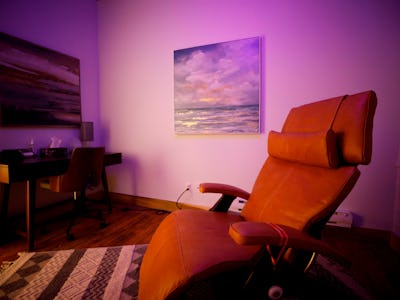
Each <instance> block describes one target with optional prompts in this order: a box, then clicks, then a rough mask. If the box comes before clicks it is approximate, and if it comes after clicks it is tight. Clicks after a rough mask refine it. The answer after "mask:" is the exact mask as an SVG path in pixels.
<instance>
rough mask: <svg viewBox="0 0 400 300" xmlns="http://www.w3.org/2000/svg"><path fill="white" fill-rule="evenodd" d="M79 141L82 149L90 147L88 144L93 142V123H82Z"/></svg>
mask: <svg viewBox="0 0 400 300" xmlns="http://www.w3.org/2000/svg"><path fill="white" fill-rule="evenodd" d="M80 140H81V142H82V147H90V142H91V141H93V122H82V123H81V132H80Z"/></svg>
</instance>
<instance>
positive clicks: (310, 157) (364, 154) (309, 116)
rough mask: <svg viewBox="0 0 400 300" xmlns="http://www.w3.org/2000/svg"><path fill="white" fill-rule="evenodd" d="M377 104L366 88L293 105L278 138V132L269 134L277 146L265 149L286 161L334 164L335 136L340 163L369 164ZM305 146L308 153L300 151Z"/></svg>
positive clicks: (332, 165)
mask: <svg viewBox="0 0 400 300" xmlns="http://www.w3.org/2000/svg"><path fill="white" fill-rule="evenodd" d="M376 105H377V99H376V94H375V92H373V91H366V92H362V93H358V94H355V95H350V96H343V97H335V98H330V99H326V100H321V101H317V102H314V103H309V104H305V105H302V106H299V107H295V108H292V109H291V110H290V112H289V114H288V116H287V118H286V121H285V123H284V125H283V128H282V133H281V134H280V135H279V137H278V134H277V133H272V134H270V135H271V136H270V137H269V138H271V142H273V143H277V145H271V147H272V148H271V150H270V145H269V146H268V147H269V149H268V151H272V153H270V155H273V156H275V155H278V157H279V155H281V156H282V157H281V158H285V159H289V160H294V161H300V162H306V163H308V164H311V165H323V166H328V167H334V166H335V165H336V163H335V158H334V157H335V153H334V152H335V151H334V149H333V148H334V147H333V145H332V143H333V139H335V140H336V145H337V155H338V158H339V161H340V163H343V164H368V163H369V162H370V161H371V155H372V127H373V117H374V114H375V109H376ZM330 130H332V131H333V132H334V136H335V137H334V138H333V137H332V136H331V135H332V134H331V133H328V132H329V131H330ZM269 143H270V141H269ZM289 145H290V146H289ZM305 145H307V147H308V149H309V151H310V153H309V154H306V153H305V150H304V149H303V150H304V151H299V149H300V148H302V147H305ZM282 147H285V149H286V150H285V151H286V152H285V151H283V150H282ZM278 149H279V151H278ZM281 152H282V153H283V154H282V153H281ZM280 153H281V154H280Z"/></svg>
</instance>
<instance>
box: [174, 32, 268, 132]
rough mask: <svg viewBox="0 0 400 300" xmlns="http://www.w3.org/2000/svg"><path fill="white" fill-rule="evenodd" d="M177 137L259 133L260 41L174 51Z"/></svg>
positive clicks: (257, 39) (218, 44) (244, 40)
mask: <svg viewBox="0 0 400 300" xmlns="http://www.w3.org/2000/svg"><path fill="white" fill-rule="evenodd" d="M174 98H175V99H174V104H175V133H176V134H250V133H259V132H260V38H259V37H255V38H247V39H241V40H235V41H229V42H223V43H217V44H210V45H205V46H199V47H193V48H187V49H181V50H175V51H174Z"/></svg>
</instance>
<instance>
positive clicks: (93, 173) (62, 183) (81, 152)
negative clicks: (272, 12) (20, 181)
mask: <svg viewBox="0 0 400 300" xmlns="http://www.w3.org/2000/svg"><path fill="white" fill-rule="evenodd" d="M103 163H104V147H93V148H76V149H75V150H74V151H73V152H72V157H71V161H70V163H69V165H68V169H67V171H66V173H65V174H63V175H60V176H53V177H50V178H48V179H46V180H43V181H42V182H40V187H41V188H42V189H46V190H50V191H53V192H58V193H72V194H73V200H74V210H73V213H72V217H71V220H70V223H69V225H68V227H67V238H68V239H69V240H73V239H74V236H73V235H72V234H71V232H70V231H71V228H72V226H73V224H74V222H75V220H76V218H77V217H78V216H79V215H82V214H83V215H84V216H90V214H88V213H89V212H88V210H87V207H86V200H87V199H86V189H87V188H88V187H96V186H98V185H99V184H100V183H101V176H102V172H103ZM96 213H97V215H96V216H95V217H96V218H98V219H99V220H100V221H101V224H100V226H101V227H104V226H106V223H105V221H104V219H103V217H102V214H101V211H100V210H98V211H96Z"/></svg>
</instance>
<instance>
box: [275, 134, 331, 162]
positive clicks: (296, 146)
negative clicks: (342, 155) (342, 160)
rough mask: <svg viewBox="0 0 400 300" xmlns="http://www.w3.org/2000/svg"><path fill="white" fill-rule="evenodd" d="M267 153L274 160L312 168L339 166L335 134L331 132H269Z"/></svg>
mask: <svg viewBox="0 0 400 300" xmlns="http://www.w3.org/2000/svg"><path fill="white" fill-rule="evenodd" d="M268 153H269V154H270V155H271V156H273V157H276V158H281V159H285V160H289V161H294V162H300V163H304V164H308V165H313V166H320V167H328V168H336V167H337V166H338V164H339V156H338V151H337V145H336V134H335V133H334V132H333V131H332V130H328V131H321V132H305V133H297V132H296V133H294V132H285V133H279V132H276V131H270V133H269V135H268Z"/></svg>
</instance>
